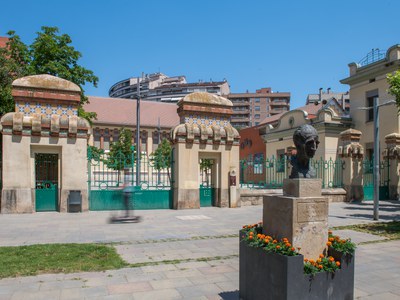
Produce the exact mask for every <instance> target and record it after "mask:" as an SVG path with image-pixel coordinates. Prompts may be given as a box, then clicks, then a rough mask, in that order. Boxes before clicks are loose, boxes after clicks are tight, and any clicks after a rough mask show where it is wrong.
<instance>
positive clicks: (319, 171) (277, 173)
mask: <svg viewBox="0 0 400 300" xmlns="http://www.w3.org/2000/svg"><path fill="white" fill-rule="evenodd" d="M310 164H311V166H312V167H313V168H314V169H315V172H316V177H317V178H321V179H322V188H338V187H343V169H344V163H343V161H342V160H340V159H337V160H332V159H329V160H323V159H322V158H321V159H319V160H317V159H313V160H311V161H310ZM290 172H291V165H290V163H289V161H288V160H287V158H286V157H284V158H275V157H271V158H268V159H265V160H264V159H249V160H241V161H240V186H241V188H249V189H278V188H281V187H282V186H283V179H285V178H288V177H289V175H290Z"/></svg>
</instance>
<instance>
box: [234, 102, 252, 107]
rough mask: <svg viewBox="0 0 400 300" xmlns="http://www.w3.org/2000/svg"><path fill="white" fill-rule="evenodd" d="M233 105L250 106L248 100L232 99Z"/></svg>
mask: <svg viewBox="0 0 400 300" xmlns="http://www.w3.org/2000/svg"><path fill="white" fill-rule="evenodd" d="M232 104H233V107H235V106H250V102H248V101H232Z"/></svg>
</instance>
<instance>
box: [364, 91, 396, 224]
mask: <svg viewBox="0 0 400 300" xmlns="http://www.w3.org/2000/svg"><path fill="white" fill-rule="evenodd" d="M395 103H396V101H395V100H388V101H386V102H385V103H382V104H379V97H375V98H374V106H373V107H360V108H358V109H360V110H370V109H373V111H374V168H373V170H374V171H373V178H374V180H373V182H374V220H376V221H378V220H379V179H380V176H379V175H380V174H379V171H380V168H379V160H380V147H379V146H380V145H379V143H380V141H379V108H380V107H381V106H386V105H390V104H395Z"/></svg>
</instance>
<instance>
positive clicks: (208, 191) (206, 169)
mask: <svg viewBox="0 0 400 300" xmlns="http://www.w3.org/2000/svg"><path fill="white" fill-rule="evenodd" d="M213 164H214V161H213V160H212V159H207V158H202V159H200V182H201V184H200V186H199V193H200V207H209V206H214V205H215V203H214V199H215V187H214V186H213V184H212V172H211V169H212V166H213Z"/></svg>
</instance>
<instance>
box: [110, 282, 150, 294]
mask: <svg viewBox="0 0 400 300" xmlns="http://www.w3.org/2000/svg"><path fill="white" fill-rule="evenodd" d="M107 289H108V292H109V293H110V294H132V293H134V292H144V291H151V290H153V288H152V286H151V285H150V284H149V282H147V281H139V282H129V283H124V284H114V285H109V286H107Z"/></svg>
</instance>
